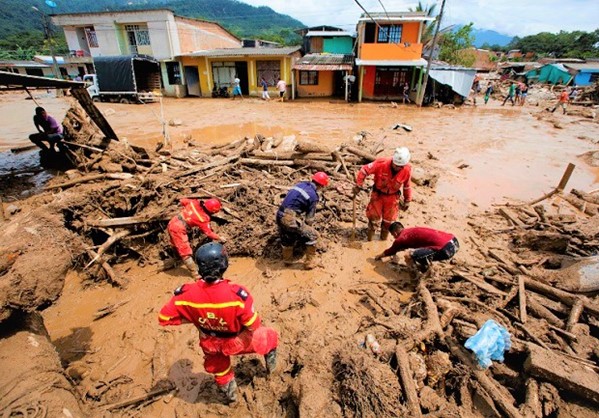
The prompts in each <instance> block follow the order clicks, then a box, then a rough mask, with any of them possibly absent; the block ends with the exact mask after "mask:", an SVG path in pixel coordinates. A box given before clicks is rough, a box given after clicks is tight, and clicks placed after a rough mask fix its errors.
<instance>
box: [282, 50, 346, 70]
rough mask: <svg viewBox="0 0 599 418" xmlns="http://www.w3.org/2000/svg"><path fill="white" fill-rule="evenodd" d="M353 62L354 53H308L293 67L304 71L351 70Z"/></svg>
mask: <svg viewBox="0 0 599 418" xmlns="http://www.w3.org/2000/svg"><path fill="white" fill-rule="evenodd" d="M353 62H354V56H353V55H352V54H307V55H305V56H303V57H301V58H300V59H299V60H297V62H296V63H295V64H293V67H292V68H293V69H294V70H303V71H351V69H352V67H353Z"/></svg>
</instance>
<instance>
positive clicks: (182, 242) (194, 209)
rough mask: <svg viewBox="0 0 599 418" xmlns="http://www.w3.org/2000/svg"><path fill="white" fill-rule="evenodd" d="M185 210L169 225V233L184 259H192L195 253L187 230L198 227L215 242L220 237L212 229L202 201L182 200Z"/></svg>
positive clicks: (172, 242)
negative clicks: (201, 203)
mask: <svg viewBox="0 0 599 418" xmlns="http://www.w3.org/2000/svg"><path fill="white" fill-rule="evenodd" d="M180 203H181V204H182V205H183V210H182V211H181V213H180V214H179V215H177V216H174V217H173V219H171V220H170V222H169V223H168V227H167V231H168V234H169V235H170V237H171V244H172V245H173V247H175V249H176V250H177V252H178V253H179V255H180V256H181V258H182V259H186V258H187V257H191V255H192V254H193V251H192V250H191V246H190V245H189V237H188V236H187V228H188V227H189V228H192V227H194V226H197V227H198V228H200V230H201V231H202V232H203V233H204V234H206V236H207V237H208V238H210V239H212V240H214V241H218V240H219V239H220V238H219V236H218V235H217V234H216V233H215V232H214V231H213V230H212V229H211V228H210V215H208V214H207V213H206V212H204V209H202V206H201V205H200V201H199V200H196V199H181V200H180Z"/></svg>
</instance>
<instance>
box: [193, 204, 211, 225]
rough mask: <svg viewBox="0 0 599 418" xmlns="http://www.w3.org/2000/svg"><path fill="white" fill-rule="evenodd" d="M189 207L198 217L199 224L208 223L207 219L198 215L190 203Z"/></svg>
mask: <svg viewBox="0 0 599 418" xmlns="http://www.w3.org/2000/svg"><path fill="white" fill-rule="evenodd" d="M189 206H191V210H192V211H193V213H194V214H195V215H196V216H197V217H198V219H199V220H200V222H208V219H206V218H204V217H203V216H202V215H200V213H199V212H198V210H197V209H196V207H195V206H194V204H193V203H191V204H190V205H189Z"/></svg>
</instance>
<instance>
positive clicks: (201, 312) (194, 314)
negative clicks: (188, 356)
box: [158, 242, 279, 402]
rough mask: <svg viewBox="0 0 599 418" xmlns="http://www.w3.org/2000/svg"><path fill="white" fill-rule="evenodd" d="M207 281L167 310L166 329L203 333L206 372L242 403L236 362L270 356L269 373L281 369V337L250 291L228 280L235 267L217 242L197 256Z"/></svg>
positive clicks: (180, 292) (184, 289) (162, 318)
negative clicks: (187, 325)
mask: <svg viewBox="0 0 599 418" xmlns="http://www.w3.org/2000/svg"><path fill="white" fill-rule="evenodd" d="M195 259H196V262H197V265H198V272H199V274H200V276H201V279H200V280H198V281H196V282H195V283H188V284H185V285H183V286H181V287H179V288H178V289H177V290H175V296H173V297H172V298H171V300H170V301H169V302H168V303H167V304H166V305H164V306H163V307H162V309H161V310H160V314H159V316H158V322H159V323H160V325H163V326H166V325H181V324H184V323H192V324H193V325H195V326H196V327H197V328H198V330H199V331H200V347H201V348H202V351H203V352H204V368H205V369H206V371H207V372H208V373H211V374H213V375H214V378H215V380H216V384H217V385H218V387H219V389H220V390H221V391H222V392H223V393H224V394H225V395H226V397H227V399H228V400H229V401H231V402H234V401H235V400H236V399H237V382H236V381H235V374H234V372H233V368H232V367H231V356H233V355H237V354H249V353H257V354H261V355H264V360H265V362H266V370H267V372H268V373H272V372H273V371H274V370H275V369H276V366H277V345H278V343H279V336H278V334H277V332H276V331H275V330H274V329H272V328H269V327H265V326H262V324H261V320H260V317H259V316H258V313H257V312H255V310H254V299H253V298H252V296H251V295H250V293H249V292H248V290H247V289H246V288H245V287H243V286H240V285H236V284H233V283H231V282H229V280H227V279H224V278H223V274H224V272H225V271H226V270H227V268H228V266H229V258H228V255H227V252H226V250H225V247H224V246H223V245H222V244H220V243H217V242H209V243H208V244H204V245H202V246H201V247H200V248H198V250H197V251H196V254H195Z"/></svg>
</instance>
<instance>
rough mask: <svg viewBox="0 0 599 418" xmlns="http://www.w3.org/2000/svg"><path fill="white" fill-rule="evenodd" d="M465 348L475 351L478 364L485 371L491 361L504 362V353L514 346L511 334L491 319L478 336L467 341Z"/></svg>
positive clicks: (475, 335)
mask: <svg viewBox="0 0 599 418" xmlns="http://www.w3.org/2000/svg"><path fill="white" fill-rule="evenodd" d="M464 346H465V347H466V348H467V349H469V350H471V351H473V352H474V354H475V355H476V359H477V360H478V364H480V366H481V367H482V368H484V369H486V368H487V367H489V366H490V365H491V360H496V361H503V353H504V351H507V350H509V349H510V347H511V346H512V342H511V340H510V333H509V332H508V331H507V330H506V329H505V328H504V327H502V326H501V325H499V324H498V323H497V322H495V321H493V320H492V319H489V320H488V321H487V322H485V323H484V325H483V326H482V328H481V329H479V330H478V332H477V333H476V334H474V335H473V336H472V337H470V338H468V339H467V340H466V343H465V344H464Z"/></svg>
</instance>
